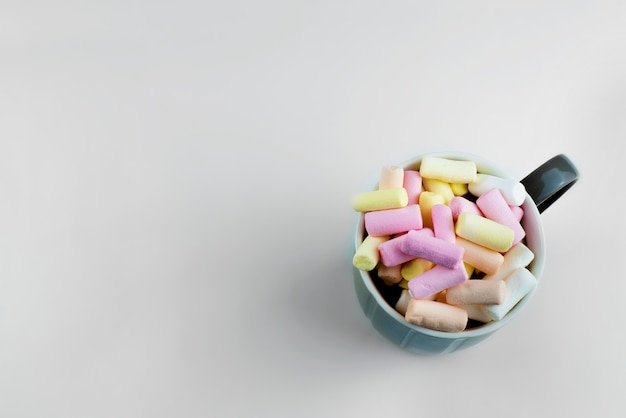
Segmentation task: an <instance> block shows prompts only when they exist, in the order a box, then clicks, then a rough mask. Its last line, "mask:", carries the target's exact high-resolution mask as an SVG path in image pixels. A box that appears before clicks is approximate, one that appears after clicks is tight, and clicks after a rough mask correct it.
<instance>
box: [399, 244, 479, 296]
mask: <svg viewBox="0 0 626 418" xmlns="http://www.w3.org/2000/svg"><path fill="white" fill-rule="evenodd" d="M387 242H389V241H387ZM466 280H467V271H466V270H465V266H464V265H463V263H458V264H457V265H456V266H455V267H454V268H452V269H449V268H446V267H444V266H441V265H437V266H435V267H433V268H432V269H430V270H427V271H425V272H424V273H422V274H420V275H418V276H415V277H414V278H412V279H411V280H409V292H411V296H412V297H413V298H414V299H417V298H423V297H427V296H430V295H433V294H435V293H438V292H441V291H442V290H445V289H448V288H450V287H452V286H456V285H458V284H461V283H463V282H465V281H466Z"/></svg>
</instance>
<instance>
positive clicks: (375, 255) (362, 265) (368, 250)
mask: <svg viewBox="0 0 626 418" xmlns="http://www.w3.org/2000/svg"><path fill="white" fill-rule="evenodd" d="M388 239H389V237H373V236H371V235H368V236H367V237H365V239H364V240H363V242H362V243H361V245H359V248H357V250H356V252H355V253H354V257H353V258H352V264H353V265H354V267H356V268H358V269H359V270H364V271H372V270H374V267H376V265H377V264H378V262H379V261H380V255H379V251H378V247H379V246H380V245H381V244H382V243H384V242H386V241H387V240H388Z"/></svg>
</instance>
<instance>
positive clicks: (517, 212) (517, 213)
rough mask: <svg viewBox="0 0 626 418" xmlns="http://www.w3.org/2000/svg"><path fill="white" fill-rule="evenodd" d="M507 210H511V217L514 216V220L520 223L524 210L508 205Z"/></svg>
mask: <svg viewBox="0 0 626 418" xmlns="http://www.w3.org/2000/svg"><path fill="white" fill-rule="evenodd" d="M509 208H511V212H513V215H515V219H517V221H518V222H520V221H521V220H522V218H523V217H524V209H522V207H521V206H514V205H509Z"/></svg>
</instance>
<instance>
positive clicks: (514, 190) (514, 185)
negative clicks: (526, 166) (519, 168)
mask: <svg viewBox="0 0 626 418" xmlns="http://www.w3.org/2000/svg"><path fill="white" fill-rule="evenodd" d="M467 187H468V189H469V191H470V193H472V194H473V195H474V196H482V195H483V194H484V193H487V192H488V191H489V190H491V189H493V188H497V189H499V190H500V191H501V192H502V196H504V200H506V202H507V203H508V204H509V205H513V206H520V205H521V204H522V203H524V199H526V188H525V187H524V185H523V184H522V183H520V182H519V181H515V180H510V179H505V178H502V177H497V176H492V175H490V174H477V175H476V179H475V180H474V181H473V182H470V183H469V184H468V185H467Z"/></svg>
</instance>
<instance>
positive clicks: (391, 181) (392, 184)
mask: <svg viewBox="0 0 626 418" xmlns="http://www.w3.org/2000/svg"><path fill="white" fill-rule="evenodd" d="M403 186H404V169H403V168H402V167H398V166H395V165H388V166H385V167H383V169H382V170H381V172H380V181H379V182H378V190H385V189H399V188H400V187H403Z"/></svg>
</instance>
